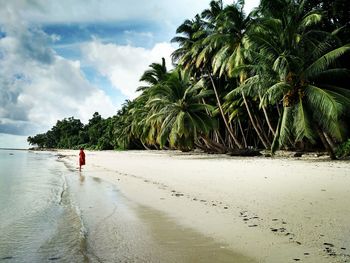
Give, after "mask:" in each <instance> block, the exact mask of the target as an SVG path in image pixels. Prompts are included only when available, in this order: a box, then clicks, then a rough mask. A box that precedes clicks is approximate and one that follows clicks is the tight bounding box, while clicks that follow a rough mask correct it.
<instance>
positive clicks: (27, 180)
mask: <svg viewBox="0 0 350 263" xmlns="http://www.w3.org/2000/svg"><path fill="white" fill-rule="evenodd" d="M62 160H64V158H63V159H62V158H59V156H58V155H56V154H55V153H54V152H51V153H50V152H31V151H15V150H0V263H2V262H6V263H7V262H127V263H132V262H170V263H175V262H176V263H177V262H203V263H209V262H210V263H211V262H236V263H238V262H253V261H251V259H249V258H246V257H243V256H241V255H238V254H235V253H233V252H232V251H231V250H228V249H225V248H223V246H222V245H221V244H218V243H215V242H214V241H213V240H212V239H211V238H208V237H204V236H202V235H201V234H199V233H196V232H194V231H192V230H191V229H188V228H185V227H183V226H180V225H177V224H176V223H174V221H173V220H172V219H171V218H170V219H169V218H168V217H166V216H165V215H163V214H162V213H160V212H159V211H155V210H152V209H150V208H147V207H141V206H139V205H137V204H135V203H133V202H131V201H130V200H127V199H126V198H125V197H123V195H122V194H121V193H120V191H119V190H118V188H117V186H115V185H112V184H110V183H108V182H105V181H103V180H101V179H99V178H98V177H96V176H95V174H89V173H88V172H85V171H84V170H83V171H82V172H79V171H78V168H77V167H71V166H69V164H68V162H67V163H65V162H64V161H62Z"/></svg>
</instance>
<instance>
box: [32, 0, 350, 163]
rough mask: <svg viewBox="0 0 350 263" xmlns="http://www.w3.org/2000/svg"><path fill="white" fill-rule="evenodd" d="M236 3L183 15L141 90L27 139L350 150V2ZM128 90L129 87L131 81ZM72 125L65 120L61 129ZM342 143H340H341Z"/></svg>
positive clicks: (105, 145) (103, 145)
mask: <svg viewBox="0 0 350 263" xmlns="http://www.w3.org/2000/svg"><path fill="white" fill-rule="evenodd" d="M243 6H244V1H237V2H234V3H233V4H230V5H226V6H224V5H223V3H222V1H220V0H219V1H211V2H210V5H209V7H208V9H206V10H203V11H202V12H201V13H200V14H198V15H196V16H195V17H194V18H192V19H188V20H185V21H184V22H183V24H181V25H180V26H179V27H178V28H177V31H176V34H177V35H176V36H175V37H174V38H173V39H172V42H175V43H177V44H178V49H177V50H175V51H174V53H173V54H172V59H173V63H174V65H175V68H174V69H173V70H171V71H169V70H168V69H167V67H166V65H165V61H164V59H163V60H162V62H161V63H153V64H151V65H150V67H149V69H148V70H146V71H145V72H144V74H143V75H142V76H141V80H142V81H143V82H145V83H146V85H145V86H142V87H138V90H139V91H140V92H141V94H140V95H139V96H138V97H137V98H136V99H134V100H132V101H126V102H125V104H124V105H123V107H122V109H121V110H120V111H119V112H118V113H117V114H116V115H115V116H113V117H111V118H108V119H105V120H104V119H102V118H101V117H100V116H99V115H98V114H95V115H94V117H93V118H92V119H91V120H90V122H89V123H88V124H87V125H85V126H84V125H82V124H81V122H80V121H79V120H75V119H73V118H69V119H65V120H63V121H59V122H58V123H57V124H56V126H55V127H53V128H52V130H50V131H48V132H47V133H46V134H41V135H37V136H34V137H29V138H28V141H29V142H30V143H31V144H37V145H39V146H43V147H55V148H72V147H77V146H78V145H86V146H89V147H92V148H97V149H111V148H124V149H130V148H139V149H145V148H146V149H149V148H150V149H169V148H170V149H180V150H182V151H190V150H192V149H194V148H199V149H202V150H204V151H207V152H227V151H234V150H242V149H247V148H249V149H250V148H256V149H270V150H271V151H272V152H274V151H275V150H277V149H280V148H282V149H295V150H308V149H325V150H327V151H328V152H329V154H330V156H331V157H332V158H335V157H336V152H337V151H338V154H339V155H343V154H344V153H343V152H344V151H346V149H349V147H350V146H349V145H350V143H349V141H347V140H348V138H349V123H350V89H349V83H350V52H349V51H350V44H349V43H350V9H349V6H350V5H349V4H348V3H347V1H346V0H335V1H333V0H332V1H331V0H323V1H322V0H321V1H319V0H317V1H316V0H304V1H301V0H275V1H270V0H262V1H261V3H260V5H259V7H257V8H256V9H254V10H253V11H252V12H251V13H250V14H248V15H247V14H245V13H244V11H243ZM135 88H136V87H135ZM68 126H70V127H68ZM346 141H347V142H346Z"/></svg>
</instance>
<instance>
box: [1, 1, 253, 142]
mask: <svg viewBox="0 0 350 263" xmlns="http://www.w3.org/2000/svg"><path fill="white" fill-rule="evenodd" d="M209 2H210V0H177V1H170V0H148V1H142V0H60V1H57V0H0V148H27V147H28V144H27V142H26V138H27V137H28V136H33V135H35V134H37V133H42V132H46V131H47V130H49V129H50V128H51V127H52V126H53V125H54V124H55V123H56V121H57V120H61V119H63V118H68V117H71V116H74V117H75V118H78V119H80V120H81V121H82V122H83V123H87V122H88V120H89V119H90V118H91V117H92V114H93V113H94V112H96V111H97V112H99V113H100V114H101V115H102V117H104V118H106V117H109V116H112V115H114V114H116V112H117V110H118V109H120V108H121V105H122V103H123V102H124V101H125V100H126V99H133V98H135V97H136V96H137V93H136V89H137V87H138V86H141V85H142V83H140V82H139V78H140V76H141V75H142V73H143V72H144V71H145V70H146V69H147V68H148V66H149V65H150V64H151V63H153V62H158V63H160V62H161V58H162V57H164V58H165V59H166V62H167V65H168V67H171V59H170V55H171V53H172V52H173V51H174V50H175V49H176V45H175V44H172V43H170V40H171V38H173V37H174V36H175V31H176V28H177V27H178V26H179V25H180V24H181V23H182V22H183V21H184V20H185V19H191V18H193V17H194V16H195V14H197V13H200V12H201V11H202V10H204V9H205V8H208V7H209ZM223 2H224V3H225V4H229V3H232V1H228V0H224V1H223ZM258 3H259V0H246V4H245V10H246V11H247V12H248V11H250V10H251V9H252V8H253V7H255V6H257V5H258Z"/></svg>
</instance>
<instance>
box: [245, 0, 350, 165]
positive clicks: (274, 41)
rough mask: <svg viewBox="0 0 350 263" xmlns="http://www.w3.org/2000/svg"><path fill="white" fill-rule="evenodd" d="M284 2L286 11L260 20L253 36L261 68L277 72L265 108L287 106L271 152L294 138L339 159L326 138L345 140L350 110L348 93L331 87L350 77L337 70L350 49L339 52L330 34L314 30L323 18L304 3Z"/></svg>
mask: <svg viewBox="0 0 350 263" xmlns="http://www.w3.org/2000/svg"><path fill="white" fill-rule="evenodd" d="M285 2H286V3H288V9H285V12H283V13H279V14H278V15H279V17H274V18H268V19H261V20H260V21H259V25H258V26H256V27H255V30H254V31H255V32H253V33H251V35H250V37H251V40H252V41H253V42H254V43H255V44H256V48H257V49H258V50H260V53H261V54H262V56H261V57H263V58H264V59H261V60H260V63H264V64H265V65H272V69H273V71H274V72H275V74H274V75H273V76H271V75H269V76H270V77H271V79H270V80H269V81H268V82H270V83H269V87H268V88H267V90H266V93H265V94H264V96H263V104H264V105H267V104H274V103H276V102H279V101H282V103H283V114H281V116H280V120H279V124H278V128H277V132H276V136H275V139H274V143H273V147H272V148H273V149H272V150H273V151H274V150H275V149H276V148H277V147H278V146H281V145H284V144H285V143H286V141H287V140H288V139H291V138H292V139H294V141H302V140H304V139H307V140H308V141H310V142H315V140H316V139H317V137H319V138H320V139H321V141H322V142H323V144H324V146H325V148H326V149H327V150H328V151H329V153H330V156H331V158H335V155H334V152H333V151H332V148H331V147H330V145H329V143H328V142H327V137H328V138H330V137H333V138H336V139H339V140H340V139H341V137H342V132H341V131H342V128H341V122H340V117H341V115H342V114H343V113H344V111H345V110H346V108H348V107H349V106H350V91H349V90H347V89H344V88H340V87H337V86H336V85H333V84H332V83H331V82H332V81H331V80H334V76H336V75H337V74H343V73H344V72H347V70H345V69H341V68H337V67H336V64H335V62H336V59H337V58H339V57H340V56H341V55H342V54H344V53H345V52H347V51H349V50H350V46H349V45H345V46H341V47H339V44H338V43H337V41H336V39H335V38H334V37H333V36H332V35H331V34H330V33H327V32H322V31H319V30H314V26H315V25H317V23H319V22H320V21H321V18H322V16H321V14H320V13H318V12H317V11H312V12H309V13H305V11H304V6H303V4H300V5H298V4H295V3H294V1H285ZM275 13H276V12H275ZM336 46H338V47H336ZM335 47H336V48H335ZM266 73H267V72H266ZM322 76H323V78H322V82H321V81H320V77H322ZM326 80H327V82H326ZM329 81H330V82H329ZM266 83H267V82H265V83H261V84H266ZM325 135H326V136H325ZM328 135H331V136H328Z"/></svg>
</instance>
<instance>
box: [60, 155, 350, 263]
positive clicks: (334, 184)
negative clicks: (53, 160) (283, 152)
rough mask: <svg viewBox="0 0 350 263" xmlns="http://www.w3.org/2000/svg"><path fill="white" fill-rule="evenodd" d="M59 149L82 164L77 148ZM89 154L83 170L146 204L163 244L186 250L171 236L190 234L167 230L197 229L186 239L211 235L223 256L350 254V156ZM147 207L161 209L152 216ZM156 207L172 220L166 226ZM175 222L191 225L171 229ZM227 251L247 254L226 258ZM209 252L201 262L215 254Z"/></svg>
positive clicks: (315, 258)
mask: <svg viewBox="0 0 350 263" xmlns="http://www.w3.org/2000/svg"><path fill="white" fill-rule="evenodd" d="M60 154H63V155H67V157H66V158H63V159H65V162H67V163H70V164H71V165H74V166H76V164H77V156H76V155H77V152H74V151H62V152H60ZM86 154H87V166H86V167H84V170H83V172H82V174H83V175H84V176H86V177H97V178H101V179H103V180H105V181H108V182H110V183H112V184H114V185H116V187H117V189H119V190H120V193H121V195H122V196H124V197H125V199H126V200H129V201H130V202H131V203H133V204H137V207H143V208H142V209H136V210H137V211H139V212H138V213H139V217H140V218H144V222H148V223H145V224H146V225H147V224H148V227H147V229H151V230H152V231H150V232H151V233H152V237H153V238H154V239H155V240H158V241H157V242H158V243H159V244H163V245H162V246H163V249H161V250H162V251H175V254H174V255H182V254H183V252H182V251H181V249H179V248H176V249H171V247H169V246H167V245H166V244H173V243H174V242H175V243H176V242H181V243H182V242H184V241H170V242H169V241H167V238H168V237H175V236H176V235H178V237H179V238H180V237H181V236H184V237H185V235H186V233H195V234H193V235H192V234H190V236H192V237H193V236H196V235H197V234H198V236H196V237H194V239H193V238H192V239H191V240H192V241H191V243H190V244H187V245H186V247H193V246H194V245H195V244H199V246H201V245H200V244H201V243H202V242H203V241H201V240H212V242H213V243H211V244H210V246H209V247H211V248H215V247H216V246H218V247H219V248H220V249H218V250H215V249H214V252H213V254H214V255H215V257H216V258H217V260H216V262H251V259H253V260H255V261H256V262H297V261H301V262H349V261H350V256H349V253H350V252H349V251H350V238H349V237H350V226H349V224H348V219H349V218H350V204H349V200H350V163H349V162H327V161H317V160H287V159H265V158H244V159H241V158H232V157H227V156H217V155H216V156H208V155H200V154H181V153H174V152H147V151H142V152H141V151H129V152H86ZM143 209H146V210H147V209H148V210H147V211H151V210H152V211H155V212H152V213H151V216H149V217H147V213H143V212H142V211H143ZM140 211H141V212H140ZM157 213H160V214H161V215H162V216H164V217H163V219H164V220H163V221H164V222H165V223H164V224H165V226H167V227H165V228H161V227H160V226H161V225H162V224H161V223H158V222H157V221H156V219H158V218H162V216H159V215H157V216H154V215H155V214H157ZM170 225H175V226H177V227H178V228H179V229H184V231H183V232H181V231H179V229H177V230H175V231H173V232H172V233H168V234H164V231H165V229H169V227H168V226H170ZM175 229H176V228H175ZM179 233H181V234H179ZM141 236H144V235H143V234H142V235H141ZM176 240H178V238H176ZM185 240H186V238H185ZM204 243H206V241H205V242H204ZM213 244H215V245H213ZM218 244H220V245H218ZM221 249H226V250H227V251H225V252H223V251H221ZM209 250H210V249H209ZM203 251H208V247H207V248H205V249H204V250H203ZM228 251H230V253H232V255H234V256H235V257H237V258H239V257H240V256H239V255H245V256H246V258H244V257H242V258H241V259H240V261H237V260H232V261H225V257H223V258H222V259H221V258H219V254H220V255H225V254H226V253H229V252H228ZM201 255H202V252H200V251H198V252H194V253H193V255H192V256H189V257H190V258H191V260H192V261H193V258H192V257H201ZM174 257H175V256H174ZM230 257H232V256H231V255H230ZM170 258H171V257H170ZM206 258H207V256H204V257H202V258H200V260H199V261H198V262H209V261H204V260H205V259H206ZM191 260H189V261H186V260H185V259H183V260H182V259H181V260H175V261H174V262H191ZM166 262H171V261H166ZM211 262H213V261H212V260H211Z"/></svg>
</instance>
